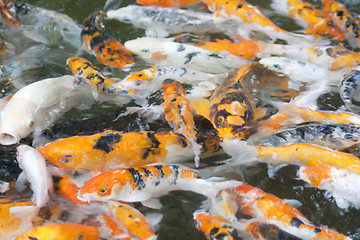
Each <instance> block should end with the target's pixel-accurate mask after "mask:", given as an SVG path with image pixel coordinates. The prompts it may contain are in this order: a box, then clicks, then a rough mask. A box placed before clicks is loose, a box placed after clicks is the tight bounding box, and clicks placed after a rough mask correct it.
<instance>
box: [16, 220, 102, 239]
mask: <svg viewBox="0 0 360 240" xmlns="http://www.w3.org/2000/svg"><path fill="white" fill-rule="evenodd" d="M99 235H100V232H99V230H98V229H97V227H95V226H86V225H82V224H76V223H49V224H47V225H44V226H38V227H33V228H32V229H31V230H30V231H28V232H27V233H25V234H21V235H19V236H17V237H16V238H15V239H16V240H28V239H37V240H45V239H46V240H52V239H54V240H55V239H68V240H79V239H87V240H97V239H99Z"/></svg>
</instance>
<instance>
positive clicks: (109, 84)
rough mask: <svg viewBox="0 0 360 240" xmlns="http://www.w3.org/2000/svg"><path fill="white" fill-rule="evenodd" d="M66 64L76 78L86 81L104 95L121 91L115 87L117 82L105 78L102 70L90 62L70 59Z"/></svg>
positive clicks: (81, 59)
mask: <svg viewBox="0 0 360 240" xmlns="http://www.w3.org/2000/svg"><path fill="white" fill-rule="evenodd" d="M66 64H67V65H69V68H70V70H71V71H72V73H73V74H74V75H75V76H79V77H81V78H84V79H86V80H87V81H89V83H90V84H91V85H92V86H94V87H95V89H96V90H97V91H98V92H100V93H102V94H116V93H119V92H120V90H119V89H117V88H116V87H115V82H114V81H112V80H111V79H109V78H107V77H105V76H104V75H103V74H102V73H101V72H100V70H99V69H98V68H97V67H95V66H94V65H93V64H92V63H91V62H90V61H88V60H86V59H85V58H81V57H70V58H68V59H67V61H66Z"/></svg>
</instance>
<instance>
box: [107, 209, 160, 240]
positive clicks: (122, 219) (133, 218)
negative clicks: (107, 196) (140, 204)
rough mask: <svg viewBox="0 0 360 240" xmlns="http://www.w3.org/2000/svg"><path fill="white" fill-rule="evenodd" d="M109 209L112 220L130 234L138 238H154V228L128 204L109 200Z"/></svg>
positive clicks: (144, 239) (141, 239)
mask: <svg viewBox="0 0 360 240" xmlns="http://www.w3.org/2000/svg"><path fill="white" fill-rule="evenodd" d="M109 205H110V206H109V211H110V215H111V217H112V218H113V220H114V221H115V222H116V223H117V224H118V225H120V226H121V227H122V228H124V229H126V230H127V232H128V233H129V235H130V236H132V237H136V239H139V240H152V239H153V240H155V239H156V238H157V237H156V235H155V230H154V228H153V227H152V226H151V225H150V224H149V223H148V221H147V219H146V217H145V216H144V215H143V214H142V213H141V212H139V211H138V210H137V209H135V208H134V207H132V206H130V205H129V204H125V203H120V202H110V203H109Z"/></svg>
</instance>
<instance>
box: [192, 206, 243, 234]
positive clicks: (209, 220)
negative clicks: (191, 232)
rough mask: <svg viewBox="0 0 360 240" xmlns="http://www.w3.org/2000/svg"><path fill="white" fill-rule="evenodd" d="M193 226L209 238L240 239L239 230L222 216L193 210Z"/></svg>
mask: <svg viewBox="0 0 360 240" xmlns="http://www.w3.org/2000/svg"><path fill="white" fill-rule="evenodd" d="M193 215H194V221H195V227H196V229H197V230H198V231H200V232H202V233H203V234H204V235H205V237H206V239H209V240H225V239H226V240H241V239H243V238H242V237H241V236H240V232H239V231H238V230H237V229H236V228H234V226H232V224H231V222H230V221H229V220H227V219H226V218H224V217H222V216H213V215H211V214H209V213H206V212H198V211H197V212H194V214H193Z"/></svg>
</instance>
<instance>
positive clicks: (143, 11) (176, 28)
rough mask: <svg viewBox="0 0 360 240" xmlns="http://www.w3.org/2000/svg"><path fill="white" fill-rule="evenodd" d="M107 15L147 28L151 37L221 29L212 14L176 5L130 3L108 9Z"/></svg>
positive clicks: (109, 17) (108, 17) (137, 26)
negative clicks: (114, 8) (161, 5)
mask: <svg viewBox="0 0 360 240" xmlns="http://www.w3.org/2000/svg"><path fill="white" fill-rule="evenodd" d="M106 16H107V19H116V20H118V21H120V22H124V23H130V24H132V25H134V27H136V28H142V29H145V30H146V35H147V36H149V37H166V36H168V35H169V34H178V33H183V32H189V33H196V34H203V33H209V32H220V31H221V29H220V28H219V26H218V24H219V23H218V21H215V19H214V17H213V15H212V14H210V13H202V12H194V11H191V10H189V9H188V10H183V9H179V8H175V7H157V6H139V5H128V6H126V7H122V8H119V9H116V10H110V11H107V12H106Z"/></svg>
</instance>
